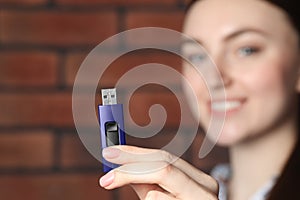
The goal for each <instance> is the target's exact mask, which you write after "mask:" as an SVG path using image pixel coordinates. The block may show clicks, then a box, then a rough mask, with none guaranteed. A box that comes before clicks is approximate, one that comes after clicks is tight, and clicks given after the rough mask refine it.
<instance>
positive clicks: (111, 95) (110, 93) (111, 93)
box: [101, 88, 117, 106]
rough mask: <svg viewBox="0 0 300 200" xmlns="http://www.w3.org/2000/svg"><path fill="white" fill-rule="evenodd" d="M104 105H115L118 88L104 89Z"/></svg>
mask: <svg viewBox="0 0 300 200" xmlns="http://www.w3.org/2000/svg"><path fill="white" fill-rule="evenodd" d="M101 95H102V105H104V106H105V105H113V104H117V90H116V88H112V89H102V90H101Z"/></svg>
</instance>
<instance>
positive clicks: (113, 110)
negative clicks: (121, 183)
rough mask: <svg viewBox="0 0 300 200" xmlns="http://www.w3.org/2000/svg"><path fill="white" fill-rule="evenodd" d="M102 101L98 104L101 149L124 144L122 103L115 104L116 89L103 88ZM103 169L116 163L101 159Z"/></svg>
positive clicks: (109, 168)
mask: <svg viewBox="0 0 300 200" xmlns="http://www.w3.org/2000/svg"><path fill="white" fill-rule="evenodd" d="M101 93H102V103H103V105H99V106H98V112H99V124H100V133H101V145H102V149H103V148H105V147H109V146H113V145H123V144H125V132H124V117H123V105H122V104H117V99H116V89H115V88H114V89H103V90H102V91H101ZM102 162H103V171H104V172H108V171H110V170H111V169H113V168H116V167H118V165H116V164H113V163H110V162H108V161H106V160H105V159H103V161H102Z"/></svg>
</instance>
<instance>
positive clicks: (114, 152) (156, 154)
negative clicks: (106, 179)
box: [103, 145, 219, 193]
mask: <svg viewBox="0 0 300 200" xmlns="http://www.w3.org/2000/svg"><path fill="white" fill-rule="evenodd" d="M103 156H104V157H105V159H107V160H108V161H110V162H113V163H116V164H128V163H136V162H157V161H162V162H166V163H170V164H172V165H174V166H175V167H177V168H178V169H180V170H181V171H183V172H184V173H186V174H187V175H188V176H189V177H191V178H192V179H194V180H195V181H196V182H197V183H199V184H201V185H203V186H204V187H206V188H207V189H208V190H210V191H212V192H214V193H218V190H219V186H218V182H217V181H216V180H215V179H213V178H212V177H211V176H209V175H207V174H206V173H204V172H202V171H200V170H199V169H197V168H195V167H194V166H192V165H191V164H189V163H188V162H186V161H184V160H182V159H180V158H179V157H176V156H174V155H172V154H170V153H168V152H166V151H163V150H157V149H147V148H140V147H134V146H128V145H118V146H113V147H109V148H106V149H104V151H103Z"/></svg>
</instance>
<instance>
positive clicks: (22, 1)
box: [0, 0, 47, 6]
mask: <svg viewBox="0 0 300 200" xmlns="http://www.w3.org/2000/svg"><path fill="white" fill-rule="evenodd" d="M46 3H47V0H0V4H4V5H26V6H37V5H42V4H46Z"/></svg>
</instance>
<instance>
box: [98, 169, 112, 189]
mask: <svg viewBox="0 0 300 200" xmlns="http://www.w3.org/2000/svg"><path fill="white" fill-rule="evenodd" d="M114 178H115V175H114V173H113V172H109V173H107V174H105V175H104V176H102V177H101V178H100V185H101V187H107V186H109V185H110V184H112V183H113V182H114Z"/></svg>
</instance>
